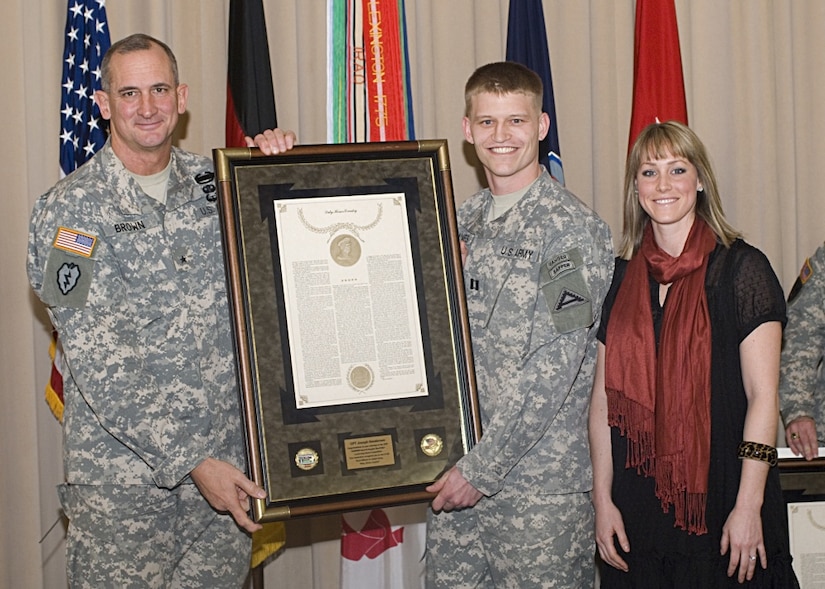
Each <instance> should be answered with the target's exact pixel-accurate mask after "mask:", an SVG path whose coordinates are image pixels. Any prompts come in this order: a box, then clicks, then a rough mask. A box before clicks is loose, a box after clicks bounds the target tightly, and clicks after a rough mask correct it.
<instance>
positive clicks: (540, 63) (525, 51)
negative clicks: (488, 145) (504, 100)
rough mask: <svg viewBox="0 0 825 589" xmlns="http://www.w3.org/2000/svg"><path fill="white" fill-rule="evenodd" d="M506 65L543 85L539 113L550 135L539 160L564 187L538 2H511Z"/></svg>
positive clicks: (542, 148) (541, 146) (542, 20)
mask: <svg viewBox="0 0 825 589" xmlns="http://www.w3.org/2000/svg"><path fill="white" fill-rule="evenodd" d="M507 61H515V62H518V63H520V64H523V65H525V66H527V67H529V68H530V69H531V70H533V71H534V72H536V73H537V74H538V75H539V77H541V81H542V83H543V84H544V98H543V100H542V110H543V111H544V112H546V113H547V115H548V116H549V117H550V131H549V132H548V133H547V137H545V138H544V140H543V141H542V142H541V144H540V145H539V159H540V161H541V163H542V164H544V166H545V167H546V168H547V169H548V170H549V171H550V174H552V175H553V177H554V178H555V179H556V180H558V181H559V182H560V183H561V184H564V170H563V168H562V164H561V150H560V149H559V129H558V125H557V124H556V101H555V99H554V97H553V75H552V74H551V72H550V52H549V50H548V48H547V30H546V29H545V27H544V9H543V8H542V5H541V0H510V13H509V16H508V19H507Z"/></svg>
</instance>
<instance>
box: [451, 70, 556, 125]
mask: <svg viewBox="0 0 825 589" xmlns="http://www.w3.org/2000/svg"><path fill="white" fill-rule="evenodd" d="M478 94H496V95H498V96H503V95H504V94H524V95H526V96H529V97H531V98H532V99H533V101H534V103H535V105H536V108H537V109H538V110H539V112H541V104H542V97H543V96H544V86H543V85H542V83H541V78H540V77H539V75H538V74H537V73H536V72H534V71H533V70H531V69H530V68H528V67H526V66H523V65H521V64H520V63H516V62H514V61H497V62H494V63H488V64H487V65H483V66H481V67H480V68H478V69H477V70H476V71H474V72H473V75H471V76H470V78H469V79H468V80H467V84H466V85H465V86H464V114H465V116H470V109H471V108H472V99H473V97H474V96H477V95H478Z"/></svg>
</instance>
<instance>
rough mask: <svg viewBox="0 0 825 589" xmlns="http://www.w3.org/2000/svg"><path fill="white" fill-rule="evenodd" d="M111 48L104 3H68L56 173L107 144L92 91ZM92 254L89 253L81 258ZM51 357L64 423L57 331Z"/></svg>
mask: <svg viewBox="0 0 825 589" xmlns="http://www.w3.org/2000/svg"><path fill="white" fill-rule="evenodd" d="M109 45H111V41H110V39H109V24H108V23H107V22H106V0H69V2H68V11H67V14H66V36H65V38H64V45H63V77H62V78H61V86H62V90H61V92H60V172H61V175H63V176H67V175H69V174H70V173H71V172H72V171H74V170H75V169H76V168H77V167H78V166H81V165H83V164H84V163H85V162H86V160H88V159H89V158H91V157H92V156H93V155H94V154H95V152H96V151H97V150H98V149H100V148H101V147H103V144H104V143H106V129H105V121H104V120H103V119H101V118H100V111H99V110H98V108H97V106H96V105H95V103H94V99H93V96H94V93H95V90H99V89H100V85H101V73H100V64H101V62H102V61H103V56H104V55H105V54H106V50H107V49H109ZM81 241H82V240H81ZM93 245H94V244H92V247H93ZM80 247H81V249H82V250H83V251H81V252H78V253H83V252H84V251H86V250H85V249H84V248H88V244H87V245H86V246H83V245H82V244H81V246H80ZM90 253H91V249H88V254H87V253H83V255H89V254H90ZM49 355H50V356H51V359H52V368H51V376H50V378H49V382H48V383H47V384H46V402H47V403H48V404H49V407H50V408H51V410H52V413H54V416H55V417H56V418H57V419H58V420H60V421H62V420H63V372H62V366H63V359H62V350H61V348H60V345H59V342H58V335H57V332H56V331H52V343H51V346H50V347H49Z"/></svg>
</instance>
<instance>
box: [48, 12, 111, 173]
mask: <svg viewBox="0 0 825 589" xmlns="http://www.w3.org/2000/svg"><path fill="white" fill-rule="evenodd" d="M110 44H111V41H110V40H109V25H108V23H107V22H106V2H105V0H69V2H68V13H67V15H66V37H65V39H64V46H63V77H62V79H61V84H62V86H63V89H62V91H61V94H60V115H61V116H60V169H61V171H62V172H63V174H64V175H68V174H70V173H71V172H72V171H73V170H74V169H75V168H77V167H79V166H80V165H82V164H83V163H84V162H86V160H88V159H89V158H91V157H92V156H93V155H94V154H95V152H96V151H97V150H98V149H100V148H101V147H103V144H104V143H106V130H105V123H106V121H104V120H103V119H101V118H100V111H99V110H98V108H97V106H96V105H95V103H94V99H93V96H94V93H95V90H100V84H101V78H100V63H101V61H103V55H104V54H105V53H106V50H107V49H109V45H110Z"/></svg>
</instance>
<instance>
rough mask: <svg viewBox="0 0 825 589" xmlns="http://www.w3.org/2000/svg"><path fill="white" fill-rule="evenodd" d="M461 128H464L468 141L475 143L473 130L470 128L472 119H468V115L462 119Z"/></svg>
mask: <svg viewBox="0 0 825 589" xmlns="http://www.w3.org/2000/svg"><path fill="white" fill-rule="evenodd" d="M461 128H462V129H463V130H464V139H466V140H467V143H469V144H470V145H472V144H473V143H474V141H473V132H472V129H470V119H468V118H467V117H464V118H463V119H462V120H461Z"/></svg>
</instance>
